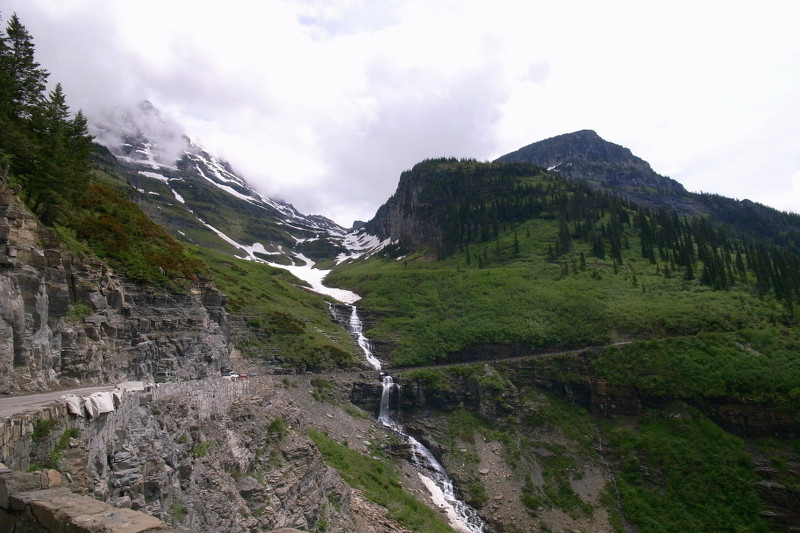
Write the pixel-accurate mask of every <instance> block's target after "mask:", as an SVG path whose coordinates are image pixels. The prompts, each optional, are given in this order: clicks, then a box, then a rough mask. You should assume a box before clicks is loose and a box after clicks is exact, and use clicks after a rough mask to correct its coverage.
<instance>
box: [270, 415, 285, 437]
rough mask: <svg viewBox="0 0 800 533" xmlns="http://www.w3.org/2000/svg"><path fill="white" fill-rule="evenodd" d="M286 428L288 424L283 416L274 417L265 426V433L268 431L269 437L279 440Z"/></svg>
mask: <svg viewBox="0 0 800 533" xmlns="http://www.w3.org/2000/svg"><path fill="white" fill-rule="evenodd" d="M288 430H289V424H288V422H286V420H284V419H283V418H276V419H274V420H273V421H272V422H270V423H269V426H267V433H269V436H270V437H271V438H273V439H276V440H281V439H282V438H283V437H285V436H286V432H287V431H288Z"/></svg>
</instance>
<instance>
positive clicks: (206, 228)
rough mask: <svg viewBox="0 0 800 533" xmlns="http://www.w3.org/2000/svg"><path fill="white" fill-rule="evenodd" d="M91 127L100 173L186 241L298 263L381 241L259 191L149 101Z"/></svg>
mask: <svg viewBox="0 0 800 533" xmlns="http://www.w3.org/2000/svg"><path fill="white" fill-rule="evenodd" d="M94 128H95V134H96V136H97V140H98V142H99V143H100V144H101V145H103V147H104V148H101V149H100V150H101V152H102V153H101V154H100V155H98V156H97V157H96V165H97V166H98V167H99V168H100V169H101V173H100V175H101V177H103V178H104V179H106V180H111V181H114V182H116V183H117V184H120V182H121V181H124V182H126V183H127V184H128V185H129V186H131V187H132V188H133V190H134V191H135V192H131V194H132V196H133V199H134V200H135V201H136V202H137V203H138V204H139V205H140V206H141V207H142V209H143V210H144V211H145V212H146V213H147V214H148V216H150V217H151V218H152V219H153V220H155V221H156V222H158V223H159V224H161V225H163V226H165V227H166V228H168V229H169V230H170V231H171V232H172V233H173V234H174V235H175V236H176V237H179V238H181V239H183V240H185V241H188V242H190V243H193V244H197V245H200V246H202V247H206V248H212V249H215V250H219V251H223V252H225V253H227V254H230V255H233V256H236V257H240V258H245V259H249V260H254V261H261V262H267V263H270V264H273V265H280V266H287V267H298V268H301V267H302V268H305V267H310V266H312V265H313V264H314V263H315V262H317V261H325V260H328V261H332V260H333V259H335V258H336V257H337V256H340V255H341V256H342V257H343V258H344V257H349V256H352V255H356V256H358V255H360V254H363V253H368V252H369V251H370V250H371V249H372V248H375V247H379V246H380V243H378V242H375V241H374V239H370V238H369V237H368V236H365V235H364V234H363V232H362V233H359V232H352V233H348V230H346V229H345V228H342V227H341V226H339V225H338V224H336V223H335V222H333V221H332V220H329V219H327V218H325V217H323V216H320V215H311V216H307V215H304V214H302V213H300V212H299V211H297V210H296V209H295V208H294V207H293V206H292V205H291V204H288V203H286V202H282V201H279V200H275V199H272V198H269V197H267V196H264V195H262V194H260V193H258V192H257V191H256V190H255V189H254V188H253V187H251V186H250V185H249V184H248V183H247V181H245V179H244V178H242V177H241V176H240V175H238V174H237V173H236V172H235V171H234V170H233V168H232V167H231V165H230V164H229V163H227V162H226V161H224V160H221V159H219V158H217V157H216V156H213V155H211V154H210V153H208V152H207V151H206V150H204V149H203V148H202V147H200V146H197V145H195V144H193V143H192V142H191V141H190V140H189V139H188V137H186V136H185V135H184V134H183V133H182V132H181V128H180V126H178V125H176V124H172V123H171V122H170V121H169V120H168V119H167V118H165V117H162V115H161V114H160V112H159V111H158V109H156V108H155V107H154V106H152V104H150V103H149V102H143V103H141V104H140V105H139V106H137V107H136V108H133V109H122V108H120V109H115V110H114V111H113V112H109V113H107V114H106V116H105V118H104V120H102V121H100V122H98V123H97V124H95V125H94ZM298 273H299V272H298Z"/></svg>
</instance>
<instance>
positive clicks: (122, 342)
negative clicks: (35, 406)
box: [0, 183, 230, 394]
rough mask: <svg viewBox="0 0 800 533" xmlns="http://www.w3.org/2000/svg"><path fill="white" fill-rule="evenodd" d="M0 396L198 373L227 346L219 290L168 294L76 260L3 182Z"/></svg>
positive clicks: (222, 358) (216, 363)
mask: <svg viewBox="0 0 800 533" xmlns="http://www.w3.org/2000/svg"><path fill="white" fill-rule="evenodd" d="M0 302H2V305H0V394H8V393H13V392H17V391H23V390H24V391H35V390H49V389H56V388H62V387H70V386H74V385H78V384H81V385H89V384H99V383H107V382H114V381H123V380H125V379H132V378H135V379H147V378H149V377H150V376H151V375H152V374H153V372H155V371H156V370H175V371H177V372H178V375H179V377H182V378H185V379H190V378H196V377H203V376H205V375H208V374H210V373H213V372H216V371H218V370H219V368H220V367H223V366H226V365H227V362H228V356H229V353H230V344H229V342H228V338H229V335H228V328H227V315H226V313H225V311H224V310H223V308H222V305H223V304H224V296H223V295H222V294H220V293H219V292H218V291H217V290H216V289H215V288H214V287H213V286H212V285H210V284H202V283H198V284H195V286H193V287H192V288H191V290H189V291H187V292H185V293H167V292H164V291H161V292H159V291H157V290H155V289H153V288H152V287H140V286H136V285H133V284H130V283H126V282H125V280H124V279H123V278H121V277H120V276H118V275H117V274H116V273H115V272H114V271H113V270H112V269H111V268H109V267H108V266H107V265H105V264H104V263H102V262H101V261H98V260H96V259H92V258H76V257H74V256H72V255H71V254H69V253H68V252H66V251H65V250H64V248H63V246H62V245H61V242H60V239H59V238H58V237H57V235H56V234H55V233H54V232H53V231H52V230H50V229H49V228H46V227H43V226H42V225H40V224H39V222H38V221H37V219H36V217H35V216H33V215H32V214H31V213H30V211H28V209H27V208H26V207H25V206H24V204H23V203H22V202H21V201H20V200H19V199H18V198H17V197H16V195H15V194H14V192H13V191H11V190H10V189H9V188H8V187H7V186H6V185H5V184H2V183H0Z"/></svg>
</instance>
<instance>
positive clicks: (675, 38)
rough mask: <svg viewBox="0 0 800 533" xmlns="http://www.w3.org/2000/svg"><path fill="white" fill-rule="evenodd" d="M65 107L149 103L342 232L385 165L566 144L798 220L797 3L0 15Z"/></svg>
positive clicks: (3, 0)
mask: <svg viewBox="0 0 800 533" xmlns="http://www.w3.org/2000/svg"><path fill="white" fill-rule="evenodd" d="M14 12H16V13H17V14H18V16H19V17H20V19H21V21H22V23H23V24H24V25H25V26H26V27H27V28H28V30H29V31H30V32H31V34H32V35H33V37H34V42H35V45H36V54H37V59H38V60H39V62H40V63H41V64H42V66H43V67H44V68H46V69H47V70H48V71H49V72H50V74H51V76H50V80H51V81H52V82H56V81H58V82H61V83H62V85H63V86H64V90H65V92H66V94H67V96H68V102H69V104H70V106H71V107H72V108H73V109H78V108H82V109H84V111H86V113H87V114H88V115H89V116H90V117H92V116H93V114H94V113H96V112H97V110H99V109H101V108H103V107H108V106H115V105H131V104H133V103H136V102H138V101H141V100H143V99H149V100H150V101H151V102H153V103H154V104H155V105H156V106H157V107H158V108H159V109H161V110H162V111H163V112H164V113H165V114H167V115H168V116H170V117H172V118H173V119H174V120H176V121H177V122H178V123H180V124H181V125H183V127H185V129H186V132H187V133H188V134H189V135H190V137H192V139H193V140H195V141H197V142H199V143H200V144H202V145H203V146H205V147H206V148H207V149H209V150H210V151H212V152H214V153H216V154H217V155H220V156H222V157H224V158H226V159H227V160H229V161H230V162H231V163H232V165H233V167H234V168H235V169H236V170H237V171H238V172H239V173H240V174H242V175H243V176H244V177H245V178H246V179H247V180H248V181H249V182H250V183H251V184H252V185H254V186H255V187H256V188H257V189H259V191H260V192H262V193H264V194H267V195H270V196H273V197H276V198H280V199H283V200H286V201H289V202H291V203H293V204H294V205H295V207H297V208H298V209H299V210H300V211H301V212H304V213H307V214H323V215H326V216H328V217H330V218H333V219H334V220H336V221H337V222H339V223H340V224H342V225H345V226H349V225H350V224H351V223H352V221H353V220H354V219H361V220H367V219H369V218H371V216H372V215H373V214H374V212H375V210H376V209H377V208H378V207H379V206H380V205H381V204H382V203H383V202H384V201H385V200H386V199H387V198H388V197H389V196H390V195H391V194H392V193H393V192H394V190H395V188H396V186H397V180H398V178H399V176H400V173H401V172H402V171H403V170H406V169H409V168H411V167H412V166H413V165H414V164H415V163H417V162H419V161H420V160H422V159H425V158H429V157H439V156H456V157H473V158H476V159H478V160H492V159H494V158H496V157H498V156H500V155H503V154H505V153H508V152H511V151H514V150H516V149H518V148H520V147H522V146H525V145H527V144H530V143H532V142H535V141H538V140H542V139H545V138H548V137H552V136H555V135H559V134H562V133H568V132H572V131H577V130H581V129H594V130H595V131H597V132H598V134H599V135H600V136H601V137H603V138H604V139H606V140H608V141H611V142H614V143H617V144H621V145H623V146H626V147H628V148H630V149H631V150H632V151H633V153H634V154H636V155H638V156H639V157H642V158H643V159H645V160H646V161H648V162H649V163H650V164H651V165H652V166H653V168H654V170H655V171H656V172H658V173H660V174H663V175H667V176H670V177H672V178H674V179H676V180H678V181H680V182H681V183H682V184H683V185H684V186H685V187H686V188H687V189H689V190H690V191H706V192H714V193H719V194H723V195H726V196H730V197H734V198H739V199H744V198H749V199H752V200H755V201H759V202H762V203H765V204H768V205H771V206H774V207H777V208H779V209H784V210H790V211H795V212H800V31H798V25H797V24H798V20H800V3H798V2H796V1H794V0H784V1H772V0H762V1H761V2H758V3H755V2H740V1H737V0H734V1H730V0H728V1H724V2H718V1H710V0H699V1H698V0H691V1H683V0H671V1H669V2H643V1H641V0H636V1H630V2H623V1H616V0H606V1H603V2H598V1H596V0H592V1H569V0H564V1H552V0H550V1H547V2H542V1H538V0H528V1H520V0H513V1H506V0H492V1H478V0H475V1H472V0H453V1H450V0H419V1H418V0H380V1H378V0H328V1H325V0H261V1H253V0H225V1H211V0H193V1H184V0H158V1H152V0H137V1H136V2H133V1H130V0H0V15H2V18H3V26H5V22H6V21H7V20H8V18H9V17H10V15H11V14H12V13H14Z"/></svg>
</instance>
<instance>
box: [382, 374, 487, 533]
mask: <svg viewBox="0 0 800 533" xmlns="http://www.w3.org/2000/svg"><path fill="white" fill-rule="evenodd" d="M397 387H398V385H396V384H395V383H394V380H393V379H392V376H389V375H384V376H383V392H382V394H381V406H380V411H379V412H378V421H379V422H380V423H382V424H383V425H384V426H386V427H388V428H390V429H392V430H393V431H396V432H397V433H399V434H400V435H401V436H402V437H403V438H404V439H405V440H406V441H408V444H409V445H410V446H411V456H412V462H413V464H414V466H416V467H417V468H419V469H420V470H422V472H417V475H419V478H420V480H422V482H423V483H424V484H425V486H426V487H427V489H428V491H429V492H430V493H431V498H432V499H433V501H434V502H435V503H436V504H437V505H439V506H440V507H441V508H442V509H443V510H444V511H445V513H446V514H447V519H448V521H449V522H450V526H451V527H452V528H453V529H455V530H456V531H460V532H462V533H484V532H485V531H486V523H485V522H484V521H483V520H482V519H481V517H480V516H478V513H477V511H475V509H473V508H472V507H470V506H469V505H467V504H466V503H465V502H463V501H461V500H459V499H458V498H457V497H456V494H455V490H453V480H452V479H450V476H448V475H447V471H445V469H444V467H443V466H442V464H441V463H440V462H439V461H437V460H436V457H434V455H433V454H432V453H431V451H430V450H429V449H428V448H426V447H425V446H424V445H423V444H422V443H421V442H419V441H418V440H417V439H415V438H414V437H412V436H411V435H408V434H407V433H406V432H405V431H404V430H403V426H401V425H400V424H399V423H397V422H396V421H395V420H393V419H392V417H391V415H390V413H389V400H390V399H391V395H392V391H393V390H396V389H397Z"/></svg>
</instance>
